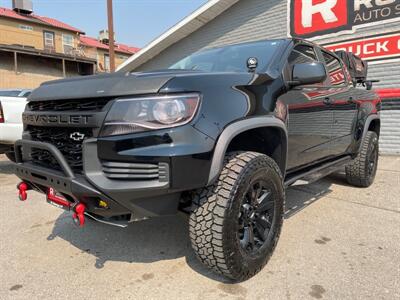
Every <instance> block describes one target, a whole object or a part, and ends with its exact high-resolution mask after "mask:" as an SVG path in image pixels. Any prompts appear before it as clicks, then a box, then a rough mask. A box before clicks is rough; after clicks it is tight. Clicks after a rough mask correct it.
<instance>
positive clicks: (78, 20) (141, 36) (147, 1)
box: [0, 0, 207, 48]
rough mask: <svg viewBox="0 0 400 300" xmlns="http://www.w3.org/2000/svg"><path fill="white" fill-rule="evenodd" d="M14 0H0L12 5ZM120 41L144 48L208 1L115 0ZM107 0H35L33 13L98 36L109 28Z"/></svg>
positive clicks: (116, 28) (117, 36) (116, 36)
mask: <svg viewBox="0 0 400 300" xmlns="http://www.w3.org/2000/svg"><path fill="white" fill-rule="evenodd" d="M11 2H12V1H11V0H0V6H1V7H8V8H11V6H12V5H11ZM113 2H114V6H113V7H114V30H115V38H116V40H117V42H120V43H123V44H128V45H130V46H134V47H140V48H141V47H144V46H145V45H146V44H148V43H149V42H151V41H152V40H153V39H155V38H156V37H158V36H159V35H160V34H162V33H164V32H165V31H166V30H168V29H169V28H170V27H172V26H173V25H175V24H176V23H178V22H179V21H180V20H182V19H183V18H184V17H186V16H187V15H189V14H190V13H191V12H193V11H194V10H196V9H197V8H198V7H200V6H201V5H203V4H204V3H206V2H207V0H114V1H113ZM106 8H107V0H81V1H78V0H33V11H34V13H36V14H38V15H41V16H46V17H51V18H55V19H58V20H60V21H63V22H65V23H67V24H69V25H71V26H74V27H77V28H79V29H80V30H82V31H84V32H85V33H86V34H87V35H89V36H92V37H97V36H98V33H99V31H100V30H102V29H106V28H107V10H106Z"/></svg>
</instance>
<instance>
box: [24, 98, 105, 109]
mask: <svg viewBox="0 0 400 300" xmlns="http://www.w3.org/2000/svg"><path fill="white" fill-rule="evenodd" d="M108 102H109V99H84V100H51V101H33V102H29V104H28V109H29V110H30V111H53V112H54V111H68V112H76V111H93V112H95V111H100V110H102V109H103V107H104V106H105V105H106V104H107V103H108Z"/></svg>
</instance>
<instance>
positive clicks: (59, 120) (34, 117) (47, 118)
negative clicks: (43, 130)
mask: <svg viewBox="0 0 400 300" xmlns="http://www.w3.org/2000/svg"><path fill="white" fill-rule="evenodd" d="M22 119H23V122H24V123H25V124H28V125H45V124H53V125H54V124H75V125H87V124H90V123H91V120H92V119H93V116H92V115H42V114H29V113H24V114H23V115H22Z"/></svg>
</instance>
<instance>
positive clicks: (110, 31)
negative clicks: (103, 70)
mask: <svg viewBox="0 0 400 300" xmlns="http://www.w3.org/2000/svg"><path fill="white" fill-rule="evenodd" d="M107 15H108V40H109V42H108V44H109V48H110V51H109V55H110V72H115V51H114V50H115V49H114V48H115V47H114V18H113V2H112V0H107Z"/></svg>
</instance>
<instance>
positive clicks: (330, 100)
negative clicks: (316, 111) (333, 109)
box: [324, 97, 333, 105]
mask: <svg viewBox="0 0 400 300" xmlns="http://www.w3.org/2000/svg"><path fill="white" fill-rule="evenodd" d="M324 104H325V105H331V104H333V100H332V99H331V98H329V97H326V98H325V99H324Z"/></svg>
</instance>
